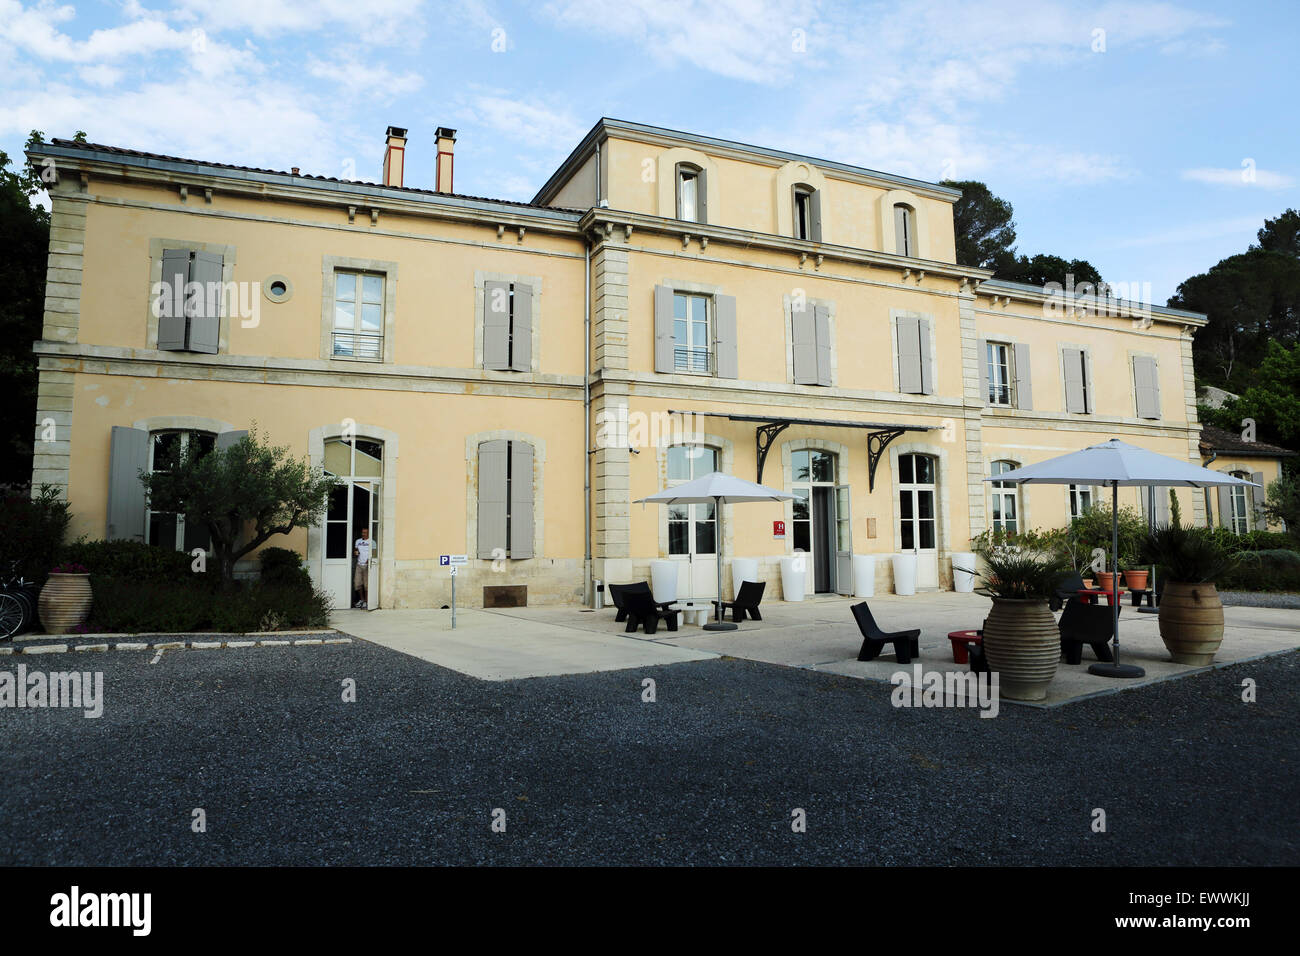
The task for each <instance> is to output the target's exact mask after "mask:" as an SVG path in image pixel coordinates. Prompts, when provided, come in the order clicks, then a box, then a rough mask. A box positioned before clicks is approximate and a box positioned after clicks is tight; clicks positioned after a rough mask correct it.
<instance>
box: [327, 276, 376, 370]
mask: <svg viewBox="0 0 1300 956" xmlns="http://www.w3.org/2000/svg"><path fill="white" fill-rule="evenodd" d="M333 341H334V350H333V354H334V357H335V358H352V359H362V360H364V361H368V362H380V361H383V357H384V277H383V276H382V275H377V274H374V273H368V272H351V271H345V270H342V269H340V270H338V271H336V272H335V273H334V332H333Z"/></svg>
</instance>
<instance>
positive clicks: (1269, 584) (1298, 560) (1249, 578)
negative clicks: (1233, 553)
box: [1215, 549, 1300, 591]
mask: <svg viewBox="0 0 1300 956" xmlns="http://www.w3.org/2000/svg"><path fill="white" fill-rule="evenodd" d="M1215 586H1216V587H1217V588H1218V589H1219V590H1220V591H1300V552H1296V551H1291V550H1285V549H1274V550H1268V551H1251V552H1249V553H1246V554H1243V555H1242V558H1241V562H1240V564H1238V566H1237V567H1236V568H1234V569H1233V570H1232V571H1230V572H1229V573H1227V574H1225V575H1223V577H1222V580H1219V581H1216V582H1215Z"/></svg>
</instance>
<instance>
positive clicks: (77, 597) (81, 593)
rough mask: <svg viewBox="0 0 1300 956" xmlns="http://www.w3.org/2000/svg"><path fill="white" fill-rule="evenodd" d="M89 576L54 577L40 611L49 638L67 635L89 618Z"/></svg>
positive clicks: (45, 589) (43, 591)
mask: <svg viewBox="0 0 1300 956" xmlns="http://www.w3.org/2000/svg"><path fill="white" fill-rule="evenodd" d="M90 601H91V593H90V575H89V574H51V575H50V579H49V580H48V581H46V582H45V587H43V588H41V596H40V599H39V600H38V601H37V605H36V606H37V607H38V608H39V609H40V613H41V626H42V627H44V628H45V633H46V634H66V633H68V631H70V630H72V629H73V628H74V627H76V626H77V625H78V624H84V623H85V622H86V618H87V617H88V616H89V615H90Z"/></svg>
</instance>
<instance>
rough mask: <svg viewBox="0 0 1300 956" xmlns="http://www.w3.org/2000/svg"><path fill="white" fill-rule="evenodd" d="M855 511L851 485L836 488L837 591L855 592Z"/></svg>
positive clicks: (843, 592) (844, 592)
mask: <svg viewBox="0 0 1300 956" xmlns="http://www.w3.org/2000/svg"><path fill="white" fill-rule="evenodd" d="M852 518H853V513H852V511H851V510H850V508H849V486H848V485H837V486H836V488H835V591H836V593H837V594H844V595H849V594H852V593H853V520H852Z"/></svg>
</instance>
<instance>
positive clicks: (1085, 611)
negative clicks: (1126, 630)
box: [1056, 597, 1124, 664]
mask: <svg viewBox="0 0 1300 956" xmlns="http://www.w3.org/2000/svg"><path fill="white" fill-rule="evenodd" d="M1120 610H1121V611H1123V610H1124V609H1123V608H1122V607H1121V608H1120ZM1113 611H1114V608H1111V607H1107V606H1106V605H1104V604H1089V603H1087V602H1085V601H1081V600H1079V599H1078V598H1077V597H1076V598H1073V599H1071V600H1069V601H1067V602H1066V604H1065V612H1064V613H1063V614H1062V615H1061V619H1060V620H1059V621H1058V622H1057V624H1056V626H1057V628H1058V629H1059V630H1060V632H1061V650H1062V651H1064V652H1065V662H1066V663H1067V664H1079V663H1082V661H1083V645H1084V644H1087V645H1088V646H1089V647H1091V648H1092V653H1093V654H1095V655H1096V656H1097V660H1099V661H1110V660H1114V658H1112V657H1111V655H1110V647H1109V646H1108V642H1109V641H1110V639H1111V638H1112V637H1114V636H1115V623H1114V620H1113Z"/></svg>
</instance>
